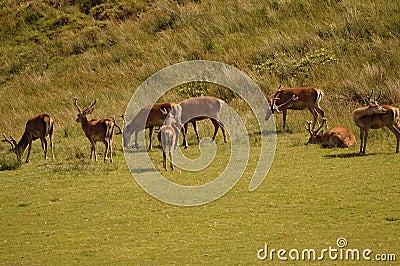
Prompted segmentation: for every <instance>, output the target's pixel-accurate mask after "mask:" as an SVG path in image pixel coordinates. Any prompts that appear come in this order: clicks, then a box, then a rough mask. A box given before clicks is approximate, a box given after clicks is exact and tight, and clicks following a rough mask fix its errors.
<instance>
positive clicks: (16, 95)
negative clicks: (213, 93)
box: [0, 0, 400, 132]
mask: <svg viewBox="0 0 400 266" xmlns="http://www.w3.org/2000/svg"><path fill="white" fill-rule="evenodd" d="M96 3H97V4H98V5H95V4H96ZM399 10H400V4H399V3H398V1H372V2H371V1H368V2H365V1H324V3H321V2H320V1H313V0H304V1H265V2H262V3H258V2H254V1H230V2H229V4H227V3H226V2H225V1H140V0H137V1H122V0H121V1H106V0H104V1H72V0H71V1H67V0H58V1H57V0H55V1H48V0H47V1H2V2H1V11H0V13H1V16H0V21H1V24H0V25H1V26H0V27H1V28H0V32H1V42H0V51H1V53H0V56H1V61H2V62H3V64H2V65H1V67H0V86H1V105H0V114H1V116H3V117H2V119H0V129H2V131H4V130H7V129H11V126H12V125H13V126H16V125H18V126H17V127H16V128H15V130H13V131H17V132H20V131H21V130H22V126H19V125H21V124H23V123H24V122H25V120H26V118H27V117H29V116H31V115H33V114H36V113H40V112H48V113H50V114H53V115H54V116H55V117H56V118H57V123H58V125H59V126H62V127H63V126H66V125H70V124H72V123H74V121H73V119H72V118H73V117H74V116H75V114H74V108H72V104H71V102H72V98H73V97H74V96H76V97H78V98H79V99H81V101H80V102H81V103H82V104H84V103H89V102H90V101H91V100H92V99H94V98H98V99H99V101H98V102H99V103H98V106H97V111H96V112H95V114H96V115H98V116H102V115H108V114H113V113H116V114H119V113H122V112H124V110H125V108H126V105H127V102H128V100H129V99H130V96H131V95H132V93H133V92H134V91H135V89H136V87H138V86H139V85H140V83H141V82H142V81H144V80H145V79H146V78H147V77H148V76H149V75H151V74H153V73H154V72H156V71H158V70H160V69H162V68H163V67H166V66H169V65H171V64H174V63H178V62H182V61H186V60H192V59H208V60H217V61H221V62H224V63H228V64H231V65H233V66H235V67H237V68H239V69H240V70H242V71H244V72H246V73H247V74H249V75H250V76H251V77H252V78H253V79H254V80H255V81H256V82H257V83H258V84H259V86H260V87H261V88H262V89H263V91H264V92H265V93H266V94H270V93H271V92H272V91H273V90H275V89H276V88H277V87H278V86H279V84H281V83H282V84H283V85H284V86H313V87H320V88H321V89H323V90H324V91H325V92H326V99H325V100H324V102H323V106H324V108H325V109H326V110H327V114H328V115H329V117H330V118H331V119H333V120H335V119H337V120H339V121H342V120H343V119H341V118H336V117H337V116H342V115H349V114H350V112H351V111H352V108H353V107H354V106H355V104H356V103H357V102H362V101H363V98H365V95H366V94H367V93H368V92H369V91H370V90H371V89H375V90H376V91H378V90H382V91H383V99H382V102H385V103H389V104H397V103H398V102H399V101H400V88H399V79H398V69H399V64H400V63H399V62H400V60H399V59H400V58H399V57H400V55H399V53H398V47H399V34H400V32H399V31H400V30H399V29H400V21H399V18H398V16H397V14H398V12H399ZM178 94H179V93H178ZM176 97H177V98H179V95H176ZM222 97H223V95H222ZM21 99H23V101H21ZM338 107H340V108H338ZM342 107H344V108H342ZM6 117H12V120H10V119H6ZM344 121H345V122H348V121H349V119H345V120H344ZM302 123H303V122H302Z"/></svg>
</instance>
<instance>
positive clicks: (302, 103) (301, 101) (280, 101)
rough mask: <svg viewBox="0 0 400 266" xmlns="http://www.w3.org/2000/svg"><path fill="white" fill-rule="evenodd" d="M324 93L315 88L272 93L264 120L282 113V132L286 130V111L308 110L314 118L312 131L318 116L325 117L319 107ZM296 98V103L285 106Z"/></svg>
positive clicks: (282, 89) (280, 89)
mask: <svg viewBox="0 0 400 266" xmlns="http://www.w3.org/2000/svg"><path fill="white" fill-rule="evenodd" d="M323 95H324V93H323V92H322V91H321V90H320V89H316V88H281V86H280V87H279V89H278V90H277V91H276V92H275V93H274V95H273V96H271V97H269V99H268V102H269V107H268V108H267V113H266V115H265V120H267V121H268V120H269V119H270V117H271V116H272V115H273V114H274V113H275V112H278V113H280V111H282V113H283V130H285V129H286V115H287V110H288V109H291V110H304V109H306V108H308V110H309V111H310V112H311V113H312V115H313V116H314V122H313V124H312V129H313V130H314V128H315V124H316V122H317V119H318V114H319V115H321V116H322V118H324V117H325V113H324V111H323V110H322V109H321V107H320V106H319V104H320V102H321V99H322V97H323ZM292 97H296V101H293V102H292V103H290V104H286V103H287V102H288V101H289V100H290V98H292Z"/></svg>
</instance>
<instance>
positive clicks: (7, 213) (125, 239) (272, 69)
mask: <svg viewBox="0 0 400 266" xmlns="http://www.w3.org/2000/svg"><path fill="white" fill-rule="evenodd" d="M321 2H322V3H321ZM399 12H400V2H399V1H395V0H391V1H383V0H382V1H381V0H376V1H362V0H357V1H350V0H328V1H317V0H296V1H294V0H293V1H292V0H270V1H253V0H241V1H239V0H237V1H233V0H232V1H231V0H229V1H222V0H221V1H220V0H134V1H128V0H96V1H94V0H92V1H89V0H79V1H78V0H42V1H39V0H36V1H22V0H18V1H11V0H2V1H1V0H0V60H1V61H0V62H1V63H2V64H1V65H0V133H7V134H9V133H12V134H13V135H14V137H15V138H18V137H20V136H21V134H22V132H23V130H24V124H25V122H26V120H27V119H28V118H29V117H30V116H33V115H35V114H38V113H42V112H46V113H49V114H51V115H52V116H53V117H54V118H55V123H56V124H55V131H56V134H55V140H56V141H55V142H56V143H55V151H56V160H55V161H47V162H45V161H43V158H42V157H43V153H42V150H41V147H40V142H39V141H36V142H34V143H33V148H32V154H31V162H30V163H29V164H22V165H21V166H20V167H19V168H18V169H16V170H9V169H8V168H17V167H18V165H16V164H15V156H14V154H8V153H7V151H8V148H9V146H8V145H7V144H6V143H2V144H1V145H0V186H1V187H2V188H3V189H2V190H1V191H0V232H1V233H0V263H4V264H7V265H9V264H28V265H36V264H55V263H62V264H73V263H76V264H121V265H129V264H143V265H149V264H156V265H161V264H201V263H208V264H210V265H226V264H240V265H242V264H256V263H260V261H259V260H258V259H257V250H258V249H260V248H262V247H263V246H264V243H268V245H270V247H271V248H276V249H279V248H285V249H288V250H289V249H291V248H297V249H308V248H315V249H316V250H322V249H324V248H328V247H329V246H332V247H333V248H335V247H337V245H336V240H337V239H338V238H339V237H345V238H346V239H347V240H348V242H349V246H348V247H349V248H358V249H365V248H370V249H372V250H373V251H374V254H376V253H381V254H389V253H396V252H397V253H398V240H399V239H398V232H399V226H400V210H399V207H398V206H399V204H400V202H399V200H400V198H399V187H400V186H399V178H398V171H397V168H398V167H397V161H398V156H399V155H396V154H394V151H395V141H394V136H393V134H392V133H391V132H389V130H379V131H378V130H375V131H373V132H371V134H370V141H369V142H368V148H367V151H368V155H367V156H359V155H358V154H357V151H358V147H357V146H356V147H351V148H348V149H322V148H320V147H318V146H317V145H308V146H306V145H303V144H304V143H305V142H306V140H307V139H308V133H307V132H306V131H305V129H304V123H305V121H306V120H309V119H310V118H311V115H310V114H309V113H308V112H307V111H304V112H290V111H289V115H288V122H287V124H288V128H289V129H290V133H287V134H284V133H280V134H278V143H277V150H276V154H275V157H274V162H273V165H272V166H271V170H270V172H269V174H268V176H267V178H266V179H265V181H264V182H263V184H262V185H261V186H260V188H259V189H257V190H256V191H254V192H252V193H250V192H249V191H248V184H249V181H250V179H251V176H252V174H253V172H254V169H255V168H256V164H257V162H258V159H257V156H258V155H259V154H260V148H259V147H258V145H257V144H258V141H259V139H260V136H259V134H258V133H259V129H258V128H257V127H256V126H255V125H254V123H253V122H254V117H253V115H252V113H251V111H250V109H249V108H248V106H247V105H246V104H245V102H244V101H243V100H241V99H238V98H237V96H235V94H233V93H232V92H230V91H229V90H228V89H226V88H222V87H220V86H216V85H211V84H203V83H191V84H184V85H182V86H180V87H178V88H174V89H173V90H172V91H170V92H168V93H167V94H166V95H164V96H163V97H162V99H161V100H174V101H180V100H183V99H185V98H188V97H192V96H199V95H215V96H217V97H220V98H222V99H224V100H225V101H226V102H228V103H229V104H230V105H231V106H232V107H234V108H235V109H236V110H238V112H239V113H240V115H241V116H242V118H244V121H245V122H246V126H247V127H248V129H249V135H250V143H251V144H252V145H251V154H250V160H249V161H248V162H247V168H246V171H245V173H244V175H243V177H242V178H241V180H240V181H239V183H238V184H237V186H235V187H234V188H233V189H232V190H231V191H230V192H229V193H227V194H226V195H225V196H224V197H222V198H220V199H219V200H217V201H215V202H212V203H211V204H206V205H203V206H200V207H193V208H192V207H191V208H183V207H177V206H173V205H168V204H164V203H162V202H160V201H158V200H156V199H154V198H152V197H151V196H149V195H148V194H147V193H146V192H145V191H144V190H143V189H141V188H140V187H139V185H138V184H137V183H135V182H134V181H133V178H132V175H131V173H130V172H129V170H128V168H127V165H126V162H125V158H124V154H123V151H122V147H121V145H120V143H121V136H120V135H118V136H116V137H115V141H114V162H113V163H103V162H102V161H101V157H102V152H103V151H104V147H103V146H102V145H101V144H100V143H99V144H98V145H97V146H98V149H99V153H100V154H99V157H100V158H99V159H100V162H98V163H94V162H92V161H90V160H89V159H88V157H89V154H90V145H89V141H88V140H87V139H86V138H85V137H84V134H83V132H82V130H81V128H80V125H79V124H78V123H76V122H75V119H76V109H75V107H74V106H73V98H74V97H77V98H78V99H79V104H80V105H81V106H85V105H88V104H89V103H90V102H91V101H93V100H94V99H97V104H96V106H95V110H94V112H93V114H92V115H90V118H100V117H109V116H110V115H113V114H115V115H119V114H121V113H123V112H125V109H126V106H127V104H128V102H129V99H130V98H131V95H132V94H133V93H134V92H135V90H136V88H137V87H138V86H139V85H140V84H141V83H142V82H143V81H144V80H146V78H148V77H149V76H150V75H152V74H153V73H155V72H157V71H158V70H160V69H162V68H164V67H167V66H170V65H171V64H175V63H179V62H183V61H187V60H195V59H206V60H216V61H220V62H223V63H227V64H230V65H233V66H235V67H237V68H238V69H240V70H242V71H244V72H245V73H247V74H248V75H249V76H250V77H251V78H252V79H254V81H256V83H257V84H258V85H259V86H260V87H261V89H262V91H263V92H264V94H265V95H266V96H267V95H270V94H271V93H272V92H273V91H275V90H276V89H277V88H278V86H279V84H283V86H289V87H295V86H310V87H319V88H321V89H322V90H323V91H324V92H325V97H324V99H323V101H322V103H321V105H322V108H323V109H324V110H325V112H326V114H327V116H328V123H329V125H330V126H334V125H338V124H340V125H343V126H347V127H349V128H350V129H352V130H353V131H354V133H355V134H356V136H357V135H358V130H357V129H356V127H355V125H354V124H353V122H352V118H351V113H352V111H353V110H354V108H356V107H358V106H361V105H362V104H364V100H365V96H366V95H367V94H368V93H369V92H370V91H371V89H374V90H375V91H376V92H378V91H382V92H383V95H382V98H381V100H380V102H381V103H386V104H393V105H395V106H399V103H400V81H399V69H400V52H399V47H400V43H399V42H400V17H399V15H398V14H399ZM276 121H278V123H277V124H278V125H277V126H278V128H281V126H282V122H281V117H279V118H277V120H276ZM119 123H121V122H120V120H119ZM211 130H212V128H211V123H209V121H205V122H204V123H200V125H199V131H200V135H201V137H204V136H209V135H210V134H211ZM189 131H190V132H189V134H190V136H189V142H190V143H191V145H190V146H189V149H187V150H185V151H184V154H185V155H186V156H187V157H188V158H197V157H198V156H199V150H198V148H197V146H196V145H195V144H194V143H195V138H194V134H193V132H192V130H191V129H189ZM357 139H358V137H357ZM216 143H217V145H216V146H217V148H218V152H217V155H216V159H215V160H214V161H213V163H212V164H211V165H210V166H209V167H207V168H206V169H205V170H202V171H199V172H195V173H193V172H190V171H185V170H182V169H177V170H176V171H175V172H172V171H168V172H165V171H161V168H162V161H161V158H162V155H161V154H162V152H161V149H160V147H158V146H157V145H158V142H157V141H156V140H155V142H154V146H155V148H154V151H153V152H150V153H149V154H150V157H151V160H152V161H153V162H154V165H155V166H156V168H157V169H158V170H160V171H161V173H162V174H163V175H164V176H165V177H166V178H168V179H170V180H171V181H173V182H176V183H179V184H184V185H198V184H199V183H201V184H203V183H207V182H209V181H211V180H212V178H213V177H215V176H216V175H218V174H219V173H221V171H222V170H223V168H224V166H225V165H226V162H228V161H229V159H230V150H229V145H230V144H224V143H223V142H222V137H221V135H220V134H218V136H217V141H216ZM358 144H359V142H358ZM358 144H357V145H358ZM139 152H140V151H139ZM140 170H143V169H139V170H138V171H140ZM397 256H400V254H397ZM275 258H276V257H275ZM397 259H398V257H397ZM275 261H276V260H275ZM275 261H274V262H275ZM269 262H270V261H269V260H267V261H264V263H269ZM291 262H293V261H291ZM329 262H331V261H329V260H327V259H326V260H324V261H323V263H324V264H329ZM346 262H347V261H346ZM301 263H302V264H304V263H305V262H304V261H302V262H301ZM335 263H336V264H341V261H336V262H335ZM352 263H353V264H359V263H358V262H356V261H350V264H352ZM389 263H390V262H389Z"/></svg>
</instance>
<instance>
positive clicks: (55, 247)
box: [0, 133, 400, 264]
mask: <svg viewBox="0 0 400 266" xmlns="http://www.w3.org/2000/svg"><path fill="white" fill-rule="evenodd" d="M299 139H302V140H306V135H305V134H299V133H296V134H280V135H279V141H278V146H277V151H276V155H275V159H274V163H273V165H272V168H271V170H270V172H269V174H268V176H267V178H266V179H265V181H264V182H263V184H262V185H261V186H260V188H259V189H257V190H256V191H254V192H249V191H248V190H247V187H248V183H249V181H250V177H251V175H252V171H253V170H254V168H255V163H256V159H257V158H256V155H257V153H258V152H259V151H257V148H253V149H252V156H251V160H250V163H249V165H248V168H247V170H246V173H245V174H244V176H243V177H242V178H241V180H240V181H239V183H238V184H237V185H236V186H235V187H234V188H233V189H232V190H231V191H230V192H229V193H227V194H226V195H225V196H223V197H222V198H220V199H218V200H216V201H214V202H212V203H210V204H206V205H203V206H199V207H178V206H173V205H169V204H165V203H163V202H161V201H159V200H157V199H155V198H152V197H151V196H149V195H148V194H147V193H146V192H144V191H143V190H142V189H141V188H140V187H139V186H138V185H137V184H136V183H135V181H134V179H133V177H132V176H131V175H130V173H129V171H128V169H127V167H126V163H125V160H124V158H123V154H122V151H121V149H120V148H117V149H116V151H115V157H114V158H115V161H114V163H106V164H104V163H102V162H98V163H94V162H90V161H89V159H88V158H84V159H71V158H70V159H69V160H68V159H67V158H64V159H63V160H62V159H61V158H63V157H62V154H60V152H57V158H58V159H57V160H56V161H54V162H52V161H49V162H44V161H42V158H41V157H42V154H41V152H39V151H40V147H39V145H36V147H34V148H35V150H34V151H35V152H34V154H33V158H32V162H31V163H29V164H24V165H22V166H21V168H20V169H18V170H15V171H3V172H1V179H0V180H1V186H2V187H3V189H2V190H1V192H0V195H1V196H0V199H1V203H0V204H1V205H0V206H1V213H2V215H1V218H0V219H1V223H0V226H1V232H2V233H1V242H0V243H1V251H0V257H1V260H2V262H3V263H4V264H20V263H21V264H53V263H56V262H61V263H62V264H72V263H78V264H110V263H120V264H174V263H177V264H200V263H208V264H227V263H228V264H255V263H257V262H258V259H257V251H258V249H260V248H263V247H264V243H265V242H266V243H267V244H268V245H269V246H270V247H271V248H276V249H278V248H285V249H287V250H290V249H293V248H296V249H305V248H314V249H316V250H321V249H323V248H328V247H329V246H332V247H337V246H336V240H337V239H338V238H340V237H345V238H346V239H347V241H348V243H349V244H348V248H358V249H360V250H361V249H365V248H370V249H371V250H373V251H374V253H373V254H376V253H382V254H386V253H390V254H392V253H396V252H397V253H398V241H399V238H398V237H399V236H398V232H399V231H398V228H399V222H400V212H399V209H398V206H399V203H400V202H399V197H398V195H399V180H398V178H397V176H398V174H397V167H396V160H397V159H398V158H397V157H398V155H396V154H394V152H393V151H394V145H390V144H385V145H381V144H377V143H373V142H372V143H371V144H370V146H369V148H370V151H371V153H370V154H369V155H367V156H359V155H358V154H357V148H356V147H354V148H348V149H321V148H320V147H318V146H316V145H308V146H306V145H304V142H303V141H299ZM116 142H117V143H118V141H116ZM117 143H116V146H117V147H118V145H117ZM61 144H62V143H60V144H59V145H61ZM81 144H82V147H83V148H86V149H84V153H85V155H86V156H87V155H88V152H89V145H88V143H86V142H81ZM228 145H229V144H223V143H222V141H221V139H218V144H217V147H218V151H219V152H218V154H217V157H216V161H223V160H224V159H226V158H225V157H228V156H229V154H228V155H227V153H226V152H225V151H226V149H227V147H226V146H228ZM185 154H187V155H188V156H189V157H191V156H196V154H197V155H198V151H197V148H196V146H194V145H191V146H190V147H189V149H188V151H185ZM151 157H152V158H153V159H154V163H155V165H156V167H157V168H161V165H162V164H161V150H160V149H159V147H156V148H155V150H154V151H153V152H151ZM377 162H378V163H379V165H377ZM220 168H221V166H220V165H219V164H217V165H216V166H215V165H214V164H211V165H210V166H209V167H208V168H207V169H205V170H203V171H202V172H201V173H196V174H194V175H193V174H188V173H187V172H185V171H181V170H179V169H177V170H176V171H175V172H174V174H173V176H172V172H171V171H169V172H167V173H165V172H164V171H162V170H161V172H162V173H164V174H165V176H166V178H172V180H173V179H174V178H175V180H179V179H184V180H185V181H186V182H192V184H195V183H198V182H199V180H198V179H199V177H201V176H203V177H204V176H205V177H212V176H213V175H216V174H218V172H219V171H220ZM203 181H204V182H208V180H207V179H203ZM176 182H177V183H179V181H176ZM275 261H278V260H277V258H276V257H275ZM326 263H329V260H327V259H325V260H324V264H326Z"/></svg>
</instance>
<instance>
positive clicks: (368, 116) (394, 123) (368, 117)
mask: <svg viewBox="0 0 400 266" xmlns="http://www.w3.org/2000/svg"><path fill="white" fill-rule="evenodd" d="M373 93H374V91H373V90H372V92H371V95H370V96H369V97H368V101H369V105H368V106H364V107H360V108H357V109H356V110H354V112H353V121H354V123H355V124H356V125H357V126H358V127H359V128H360V139H361V144H360V154H365V153H366V148H367V140H368V132H369V130H370V129H379V128H383V127H387V128H388V129H389V130H390V131H392V132H393V134H394V135H395V136H396V139H397V145H396V153H398V152H399V143H400V125H399V117H400V113H399V109H398V108H396V107H393V106H390V105H379V104H378V102H377V101H378V99H379V98H380V97H381V95H382V92H380V93H379V96H378V97H377V98H375V99H374V100H372V101H371V97H372V95H373Z"/></svg>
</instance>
